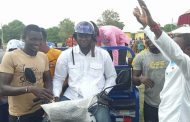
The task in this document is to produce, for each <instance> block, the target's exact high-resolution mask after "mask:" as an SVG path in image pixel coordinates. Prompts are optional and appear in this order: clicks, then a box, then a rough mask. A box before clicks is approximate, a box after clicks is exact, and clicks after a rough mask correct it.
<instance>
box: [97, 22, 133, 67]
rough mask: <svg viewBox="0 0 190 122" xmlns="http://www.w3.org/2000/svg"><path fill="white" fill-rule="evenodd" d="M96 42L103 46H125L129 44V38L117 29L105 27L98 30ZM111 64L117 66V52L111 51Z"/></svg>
mask: <svg viewBox="0 0 190 122" xmlns="http://www.w3.org/2000/svg"><path fill="white" fill-rule="evenodd" d="M97 42H98V44H99V45H101V44H100V43H102V44H103V46H125V44H129V43H130V39H129V37H128V36H127V35H126V34H125V33H124V32H123V31H122V30H121V29H119V28H118V27H115V26H111V25H107V26H101V27H100V28H99V36H98V37H97ZM112 54H113V62H114V64H115V65H118V50H113V53H112Z"/></svg>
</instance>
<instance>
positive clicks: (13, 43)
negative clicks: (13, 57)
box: [6, 39, 24, 51]
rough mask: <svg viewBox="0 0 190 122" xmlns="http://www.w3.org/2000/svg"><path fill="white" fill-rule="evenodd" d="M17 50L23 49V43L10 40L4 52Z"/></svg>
mask: <svg viewBox="0 0 190 122" xmlns="http://www.w3.org/2000/svg"><path fill="white" fill-rule="evenodd" d="M17 48H24V42H23V41H21V40H17V39H11V40H9V42H8V43H7V48H6V51H9V50H10V49H17Z"/></svg>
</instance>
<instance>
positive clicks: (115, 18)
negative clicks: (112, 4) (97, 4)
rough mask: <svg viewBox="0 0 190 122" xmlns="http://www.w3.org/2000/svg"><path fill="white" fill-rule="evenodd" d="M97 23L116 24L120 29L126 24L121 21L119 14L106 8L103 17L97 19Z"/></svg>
mask: <svg viewBox="0 0 190 122" xmlns="http://www.w3.org/2000/svg"><path fill="white" fill-rule="evenodd" d="M97 25H99V26H101V25H114V26H116V27H118V28H120V29H123V27H124V26H125V25H124V23H123V22H120V18H119V14H118V13H117V12H114V11H113V10H105V11H104V12H103V13H102V17H101V18H100V19H98V20H97Z"/></svg>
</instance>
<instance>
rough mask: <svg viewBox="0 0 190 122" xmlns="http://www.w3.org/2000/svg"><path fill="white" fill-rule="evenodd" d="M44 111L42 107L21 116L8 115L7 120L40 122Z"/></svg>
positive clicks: (13, 121)
mask: <svg viewBox="0 0 190 122" xmlns="http://www.w3.org/2000/svg"><path fill="white" fill-rule="evenodd" d="M43 115H44V111H43V110H42V109H40V110H37V111H36V112H34V113H31V114H27V115H23V116H12V115H10V116H9V122H42V120H43Z"/></svg>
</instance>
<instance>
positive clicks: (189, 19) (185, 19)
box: [177, 10, 190, 26]
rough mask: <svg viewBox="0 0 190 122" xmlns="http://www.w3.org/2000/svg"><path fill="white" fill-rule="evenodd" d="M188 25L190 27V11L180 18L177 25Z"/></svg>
mask: <svg viewBox="0 0 190 122" xmlns="http://www.w3.org/2000/svg"><path fill="white" fill-rule="evenodd" d="M184 24H188V25H190V10H188V11H187V12H185V13H184V14H182V15H181V16H179V18H178V23H177V25H178V26H180V25H184Z"/></svg>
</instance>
